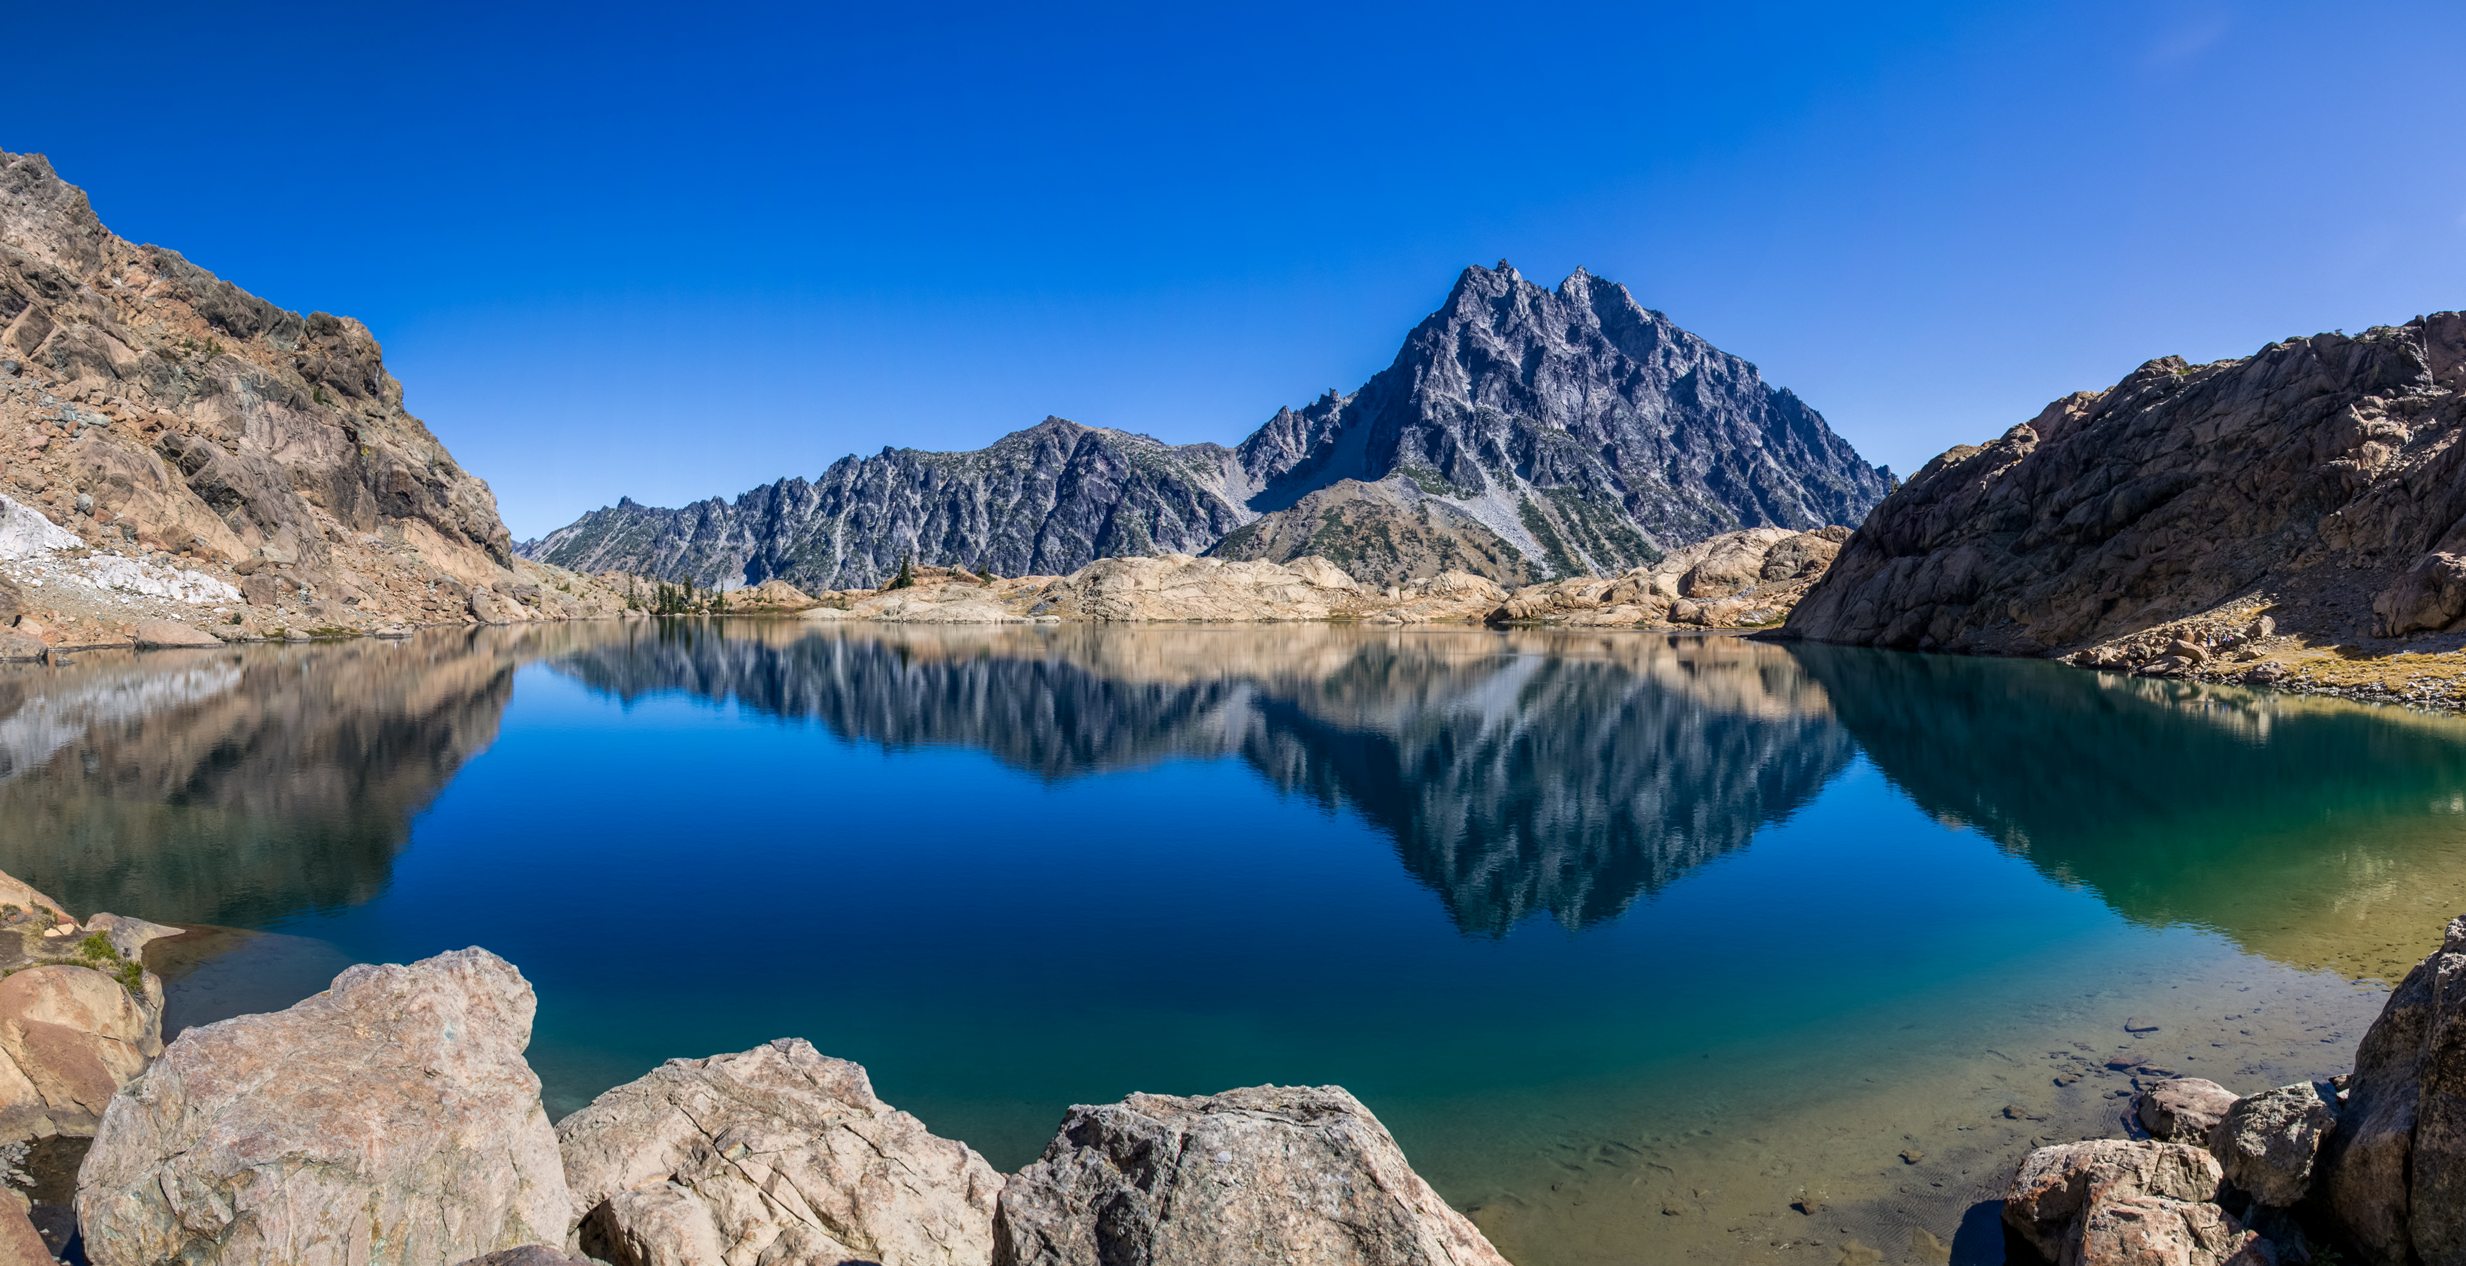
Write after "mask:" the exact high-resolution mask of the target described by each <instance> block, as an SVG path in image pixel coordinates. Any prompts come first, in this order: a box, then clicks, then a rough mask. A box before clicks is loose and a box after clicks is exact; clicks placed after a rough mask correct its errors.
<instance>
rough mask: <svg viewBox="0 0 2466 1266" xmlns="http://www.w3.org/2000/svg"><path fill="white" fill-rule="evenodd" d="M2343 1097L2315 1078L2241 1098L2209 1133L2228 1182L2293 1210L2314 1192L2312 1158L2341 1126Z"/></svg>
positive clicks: (2211, 1151)
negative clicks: (2340, 1100) (2339, 1098)
mask: <svg viewBox="0 0 2466 1266" xmlns="http://www.w3.org/2000/svg"><path fill="white" fill-rule="evenodd" d="M2337 1124H2338V1114H2337V1096H2336V1094H2335V1093H2333V1092H2332V1091H2331V1090H2330V1089H2329V1088H2328V1087H2327V1086H2325V1085H2321V1084H2319V1083H2315V1082H2304V1083H2302V1084H2300V1085H2293V1086H2280V1087H2278V1088H2277V1089H2275V1090H2264V1091H2262V1092H2260V1093H2259V1094H2256V1095H2250V1096H2247V1097H2245V1098H2242V1099H2239V1100H2237V1101H2236V1102H2235V1105H2234V1106H2233V1107H2231V1108H2229V1109H2227V1112H2226V1115H2225V1117H2224V1118H2223V1119H2221V1120H2220V1121H2219V1122H2218V1125H2217V1128H2216V1129H2214V1130H2212V1131H2211V1132H2210V1135H2209V1151H2210V1153H2211V1154H2212V1155H2214V1156H2216V1157H2217V1158H2218V1163H2219V1164H2220V1165H2222V1166H2224V1167H2225V1170H2226V1181H2228V1182H2229V1183H2232V1184H2234V1186H2235V1187H2236V1188H2237V1189H2239V1190H2241V1191H2243V1192H2244V1193H2246V1194H2248V1195H2250V1196H2251V1197H2252V1198H2253V1199H2254V1200H2257V1201H2259V1202H2260V1203H2262V1204H2265V1205H2274V1206H2276V1207H2278V1208H2281V1209H2285V1208H2292V1207H2294V1205H2295V1203H2296V1202H2297V1201H2300V1200H2302V1199H2303V1198H2304V1196H2306V1195H2308V1194H2310V1192H2311V1190H2312V1161H2313V1158H2314V1157H2316V1156H2317V1155H2319V1153H2320V1146H2321V1142H2322V1140H2324V1139H2326V1138H2328V1137H2329V1132H2330V1131H2331V1130H2334V1129H2336V1128H2337Z"/></svg>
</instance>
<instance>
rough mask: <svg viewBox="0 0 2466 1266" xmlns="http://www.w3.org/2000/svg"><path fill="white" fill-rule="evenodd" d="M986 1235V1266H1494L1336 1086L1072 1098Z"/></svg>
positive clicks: (1456, 1216) (1500, 1262)
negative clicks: (989, 1245) (989, 1241)
mask: <svg viewBox="0 0 2466 1266" xmlns="http://www.w3.org/2000/svg"><path fill="white" fill-rule="evenodd" d="M993 1236H994V1241H993V1262H994V1266H1088V1264H1089V1263H1099V1262H1101V1263H1120V1264H1121V1266H1133V1264H1137V1266H1253V1264H1254V1263H1260V1262H1309V1263H1312V1264H1313V1266H1507V1264H1506V1259H1505V1258H1503V1257H1501V1256H1499V1254H1498V1250H1496V1249H1494V1248H1492V1247H1490V1242H1489V1241H1488V1240H1486V1239H1484V1238H1482V1234H1481V1232H1480V1231H1479V1230H1477V1229H1475V1228H1474V1226H1473V1224H1472V1223H1471V1222H1470V1221H1469V1220H1467V1219H1466V1218H1465V1217H1464V1215H1462V1214H1460V1213H1457V1212H1456V1211H1455V1210H1454V1209H1451V1208H1449V1207H1448V1205H1447V1202H1446V1201H1444V1200H1441V1199H1439V1197H1438V1194H1437V1193H1436V1192H1434V1191H1432V1190H1430V1185H1429V1184H1428V1183H1426V1182H1424V1181H1422V1179H1421V1176H1420V1175H1418V1174H1415V1173H1414V1172H1413V1170H1412V1168H1411V1166H1409V1165H1407V1164H1405V1160H1404V1153H1403V1152H1402V1151H1401V1150H1399V1149H1398V1148H1397V1146H1396V1141H1395V1139H1393V1138H1392V1137H1390V1136H1389V1135H1388V1133H1387V1128H1386V1127H1385V1126H1382V1125H1380V1124H1379V1121H1378V1118H1377V1117H1374V1116H1372V1115H1370V1110H1369V1109H1368V1108H1365V1107H1363V1106H1362V1105H1361V1102H1360V1101H1359V1100H1357V1099H1355V1098H1354V1097H1353V1096H1352V1095H1350V1094H1347V1093H1346V1092H1345V1091H1343V1090H1342V1089H1340V1088H1337V1087H1334V1086H1319V1087H1293V1086H1253V1087H1250V1088H1248V1089H1244V1090H1229V1091H1226V1092H1224V1093H1223V1094H1218V1095H1208V1096H1203V1097H1196V1098H1182V1097H1176V1096H1172V1095H1132V1096H1131V1097H1129V1098H1128V1099H1125V1100H1123V1101H1122V1102H1120V1103H1112V1104H1104V1105H1101V1106H1095V1107H1086V1106H1082V1107H1076V1108H1072V1109H1071V1110H1070V1114H1069V1116H1067V1117H1065V1118H1064V1119H1063V1121H1062V1129H1061V1132H1060V1133H1059V1134H1058V1135H1056V1136H1055V1137H1054V1140H1053V1142H1052V1144H1051V1145H1050V1146H1048V1147H1047V1148H1046V1149H1045V1153H1044V1155H1043V1156H1042V1157H1041V1158H1039V1159H1038V1160H1037V1161H1036V1162H1035V1163H1034V1164H1032V1165H1029V1166H1028V1167H1027V1168H1025V1169H1023V1170H1020V1171H1019V1172H1018V1173H1017V1174H1015V1175H1013V1176H1012V1177H1011V1179H1010V1182H1009V1184H1008V1185H1007V1186H1005V1187H1004V1188H1003V1189H1002V1197H1001V1203H1000V1206H999V1209H998V1211H997V1212H996V1214H995V1215H994V1226H993Z"/></svg>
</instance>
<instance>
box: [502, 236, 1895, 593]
mask: <svg viewBox="0 0 2466 1266" xmlns="http://www.w3.org/2000/svg"><path fill="white" fill-rule="evenodd" d="M852 462H854V463H856V464H855V465H853V466H852V465H851V463H852ZM910 480H913V481H915V482H909V481H910ZM1885 482H1886V474H1885V472H1884V471H1883V470H1881V469H1880V468H1877V467H1874V466H1871V465H1868V464H1867V463H1866V462H1865V461H1863V460H1861V459H1860V458H1859V457H1858V454H1857V453H1856V452H1855V451H1854V450H1852V449H1851V448H1850V446H1849V445H1848V444H1847V443H1846V442H1844V441H1843V440H1841V439H1840V437H1838V436H1836V435H1834V434H1833V433H1832V431H1831V429H1830V428H1829V427H1827V426H1826V425H1825V424H1824V420H1823V418H1822V417H1821V416H1820V415H1818V414H1817V413H1816V412H1815V411H1814V410H1813V409H1810V408H1808V407H1807V406H1806V405H1805V403H1804V402H1802V401H1800V400H1799V399H1798V397H1796V396H1795V395H1792V394H1790V393H1789V392H1787V391H1783V390H1780V389H1777V388H1774V387H1771V386H1769V385H1767V384H1766V383H1765V382H1764V380H1763V378H1762V376H1761V375H1760V374H1758V373H1757V371H1756V369H1755V366H1753V365H1751V364H1749V363H1747V362H1746V361H1744V360H1740V359H1738V358H1737V357H1734V356H1730V355H1728V354H1727V353H1724V352H1722V351H1720V350H1719V349H1717V348H1715V347H1713V346H1712V345H1710V344H1708V343H1706V342H1704V341H1703V340H1702V339H1699V338H1697V337H1696V336H1695V335H1693V334H1690V333H1688V332H1687V331H1685V330H1683V329H1681V328H1679V327H1678V326H1677V325H1676V324H1674V323H1672V322H1671V321H1670V320H1669V318H1668V317H1666V316H1663V315H1662V314H1660V313H1658V312H1655V311H1652V310H1650V309H1648V308H1646V307H1644V306H1643V305H1642V304H1640V303H1638V302H1637V301H1636V299H1635V297H1634V296H1633V295H1632V294H1630V293H1629V292H1628V290H1627V288H1626V287H1624V286H1622V285H1619V284H1618V283H1616V282H1613V281H1607V280H1604V279H1602V278H1600V277H1597V276H1595V275H1594V274H1592V273H1590V272H1588V271H1586V270H1584V269H1581V268H1579V269H1577V270H1575V271H1574V272H1572V273H1570V274H1568V276H1567V277H1566V278H1565V279H1564V280H1562V281H1561V282H1560V283H1559V284H1558V286H1557V288H1556V289H1554V290H1552V289H1544V288H1543V287H1541V286H1538V285H1536V284H1534V283H1532V282H1530V281H1528V280H1526V279H1525V278H1524V276H1523V275H1522V274H1520V273H1518V272H1517V271H1516V269H1515V267H1514V266H1513V265H1512V264H1510V263H1508V262H1507V261H1505V260H1501V261H1499V263H1498V265H1497V267H1495V268H1483V267H1479V266H1474V267H1470V268H1467V269H1465V270H1464V271H1463V272H1462V273H1461V274H1460V275H1459V276H1458V277H1457V278H1456V280H1455V283H1454V285H1453V286H1451V287H1450V288H1449V290H1448V293H1447V297H1446V298H1445V300H1444V301H1443V302H1442V303H1441V304H1440V305H1439V307H1438V309H1437V310H1436V311H1433V312H1432V313H1431V314H1430V315H1429V316H1428V317H1426V318H1424V319H1423V321H1422V322H1421V323H1420V324H1419V325H1417V326H1416V327H1415V328H1414V329H1413V331H1412V332H1411V333H1410V334H1409V335H1408V336H1407V338H1406V339H1405V341H1404V344H1403V346H1402V347H1401V348H1400V349H1399V350H1398V352H1397V355H1396V358H1395V360H1394V361H1393V362H1392V363H1391V364H1390V365H1389V366H1388V367H1387V368H1386V369H1384V370H1381V371H1380V372H1379V373H1378V374H1376V375H1374V376H1373V377H1372V378H1371V379H1370V381H1369V382H1367V383H1365V384H1363V385H1362V386H1361V388H1360V389H1358V390H1356V391H1354V392H1351V393H1344V392H1339V391H1335V390H1332V389H1331V390H1329V391H1327V392H1326V393H1325V394H1323V395H1321V396H1319V397H1318V398H1317V399H1315V400H1313V401H1311V402H1310V403H1308V404H1306V405H1303V406H1301V407H1299V408H1292V407H1286V408H1280V409H1278V410H1277V411H1276V412H1275V414H1274V415H1273V416H1271V417H1270V418H1269V419H1268V420H1267V421H1266V422H1265V423H1264V424H1263V425H1261V426H1260V427H1259V429H1258V430H1257V431H1255V432H1253V433H1252V434H1251V435H1250V436H1249V437H1247V438H1246V439H1244V440H1243V441H1242V442H1241V443H1240V444H1238V445H1236V446H1234V447H1232V448H1230V449H1227V448H1225V447H1222V446H1219V445H1215V444H1190V445H1167V444H1164V443H1163V442H1161V441H1158V440H1154V439H1151V438H1148V437H1146V436H1142V435H1138V434H1136V433H1133V432H1127V431H1117V430H1109V429H1104V428H1096V427H1087V426H1082V425H1080V424H1078V423H1073V422H1068V421H1065V420H1063V419H1060V418H1047V419H1045V420H1044V421H1043V422H1040V423H1038V424H1036V425H1035V426H1032V427H1029V428H1027V429H1026V430H1022V431H1016V432H1013V433H1011V434H1009V435H1006V436H1004V437H1002V438H1001V439H999V440H996V441H994V442H993V443H992V444H990V445H988V446H987V447H985V448H984V449H981V450H976V451H975V452H973V453H922V452H917V451H914V450H907V449H884V450H882V452H881V453H879V454H877V455H876V456H875V457H873V458H869V459H864V461H863V462H857V461H856V459H849V460H848V461H843V462H841V463H840V464H838V465H835V466H833V467H832V468H831V471H830V472H826V473H825V475H824V476H823V477H822V479H821V480H818V481H816V483H815V484H813V485H807V484H805V483H804V482H803V481H801V480H787V481H782V482H781V483H779V484H774V485H770V486H769V487H767V488H764V489H756V490H755V491H754V492H751V493H748V494H746V495H745V496H744V497H741V498H739V499H738V501H737V502H736V504H735V505H734V506H733V507H728V508H725V510H724V513H714V512H710V511H707V510H703V509H701V508H696V507H689V510H690V511H692V512H693V513H692V514H691V515H690V516H689V515H688V512H687V511H658V510H647V509H643V508H640V507H630V506H625V505H619V506H617V507H614V508H612V509H609V510H600V511H595V512H593V513H592V514H591V515H587V516H585V517H584V518H583V519H582V520H580V521H578V522H576V523H575V524H573V525H571V526H570V527H567V528H564V529H560V530H559V531H558V532H556V533H552V534H550V535H549V536H548V537H546V538H544V539H542V540H540V541H537V542H531V543H529V544H526V545H525V546H524V549H525V551H526V552H529V553H531V554H532V555H533V556H534V557H539V558H544V559H548V560H551V561H556V562H560V563H563V564H566V565H569V566H575V567H583V568H594V569H596V568H603V567H618V568H624V569H627V570H637V571H651V572H654V573H657V574H661V575H676V576H683V575H691V576H692V577H693V578H695V579H697V580H699V581H701V582H703V583H731V582H734V581H737V580H740V579H742V580H744V581H746V582H749V583H750V582H758V581H760V580H763V579H768V578H770V577H772V576H779V577H781V578H784V579H788V580H791V581H793V582H795V583H797V584H799V585H801V586H805V587H808V588H817V587H818V588H834V587H842V586H851V585H871V584H876V583H879V582H880V581H881V580H882V579H883V578H885V577H887V576H888V575H889V574H890V573H891V571H893V570H895V569H896V568H897V566H898V563H899V561H900V560H901V559H903V558H910V557H912V558H914V559H916V560H917V561H919V562H933V563H945V564H958V565H964V566H971V567H973V566H978V565H983V564H990V565H992V566H993V567H995V568H996V569H997V570H999V571H1002V572H1003V573H1004V574H1017V573H1018V572H1019V571H1020V570H1023V569H1024V570H1033V571H1067V570H1071V569H1073V568H1076V567H1078V566H1082V565H1084V564H1085V563H1087V562H1089V561H1092V560H1093V559H1094V558H1097V557H1102V556H1104V555H1105V554H1107V553H1117V552H1139V551H1143V550H1148V549H1176V550H1186V551H1191V552H1200V551H1204V550H1207V549H1208V548H1210V547H1211V546H1216V545H1218V543H1219V542H1220V541H1224V538H1226V536H1227V534H1228V533H1233V532H1234V531H1235V529H1237V528H1243V527H1245V526H1246V525H1250V524H1253V523H1255V522H1257V521H1259V520H1261V519H1262V518H1268V519H1273V518H1275V517H1276V516H1279V515H1283V514H1286V513H1288V512H1296V511H1298V512H1300V513H1303V514H1305V515H1307V516H1309V517H1308V518H1306V519H1305V520H1303V521H1298V522H1294V523H1269V524H1266V525H1264V526H1263V527H1262V528H1261V529H1260V530H1255V531H1247V532H1244V533H1242V534H1240V535H1239V536H1238V537H1237V538H1236V539H1235V541H1233V542H1228V543H1227V544H1229V545H1231V546H1232V547H1233V548H1234V549H1236V550H1245V551H1247V550H1268V551H1271V555H1270V556H1275V557H1278V558H1280V559H1281V558H1285V557H1290V556H1291V551H1297V550H1298V551H1307V550H1310V549H1312V548H1313V547H1314V543H1316V545H1317V546H1318V547H1322V548H1325V547H1330V546H1331V545H1332V542H1330V541H1329V540H1326V539H1323V538H1325V537H1326V534H1327V532H1329V531H1331V530H1334V528H1333V527H1332V526H1331V525H1334V524H1338V523H1341V524H1342V525H1343V528H1342V530H1343V532H1344V533H1345V534H1346V536H1347V540H1346V541H1345V542H1344V543H1343V544H1344V547H1345V549H1346V550H1347V552H1348V555H1349V557H1350V558H1351V559H1352V563H1351V566H1352V567H1353V568H1355V569H1356V570H1357V572H1358V574H1360V575H1362V576H1363V578H1365V579H1400V578H1403V577H1404V576H1407V575H1415V574H1421V573H1422V572H1423V571H1425V570H1426V569H1427V567H1429V566H1431V565H1433V564H1432V563H1431V561H1430V560H1433V559H1439V558H1448V559H1458V560H1474V561H1475V562H1476V563H1477V564H1478V566H1479V568H1480V569H1481V570H1483V571H1485V572H1488V573H1490V574H1493V575H1495V576H1496V577H1497V578H1500V579H1526V578H1531V577H1535V576H1547V575H1554V574H1571V573H1577V572H1585V571H1609V570H1619V569H1624V568H1626V567H1629V566H1632V565H1634V564H1636V563H1640V562H1645V561H1649V560H1650V559H1652V558H1654V557H1657V556H1658V555H1659V554H1660V553H1661V552H1662V551H1664V550H1666V549H1668V548H1670V547H1672V546H1676V545H1680V544H1684V543H1687V542H1690V541H1695V540H1700V539H1702V538H1704V537H1708V536H1712V535H1716V534H1718V533H1721V532H1725V531H1730V530H1734V529H1737V528H1742V527H1760V526H1780V527H1800V528H1812V527H1820V526H1823V525H1826V524H1831V523H1854V522H1856V521H1857V520H1858V519H1859V518H1860V517H1862V516H1863V515H1864V514H1865V512H1866V511H1867V509H1868V508H1869V507H1871V506H1872V505H1873V504H1874V503H1875V502H1876V501H1877V500H1878V499H1880V498H1881V497H1882V496H1883V493H1884V487H1885ZM825 485H828V486H830V487H834V488H838V489H842V490H843V491H842V492H841V493H839V494H829V495H820V496H819V497H818V498H814V497H809V496H808V495H807V494H808V493H811V492H815V491H816V490H818V489H820V488H822V487H823V486H825ZM1338 485H1344V486H1345V487H1344V489H1343V491H1341V492H1340V493H1334V494H1331V495H1333V496H1334V500H1332V501H1331V500H1330V498H1329V497H1318V498H1315V499H1313V494H1317V493H1321V492H1324V491H1329V490H1334V489H1336V488H1337V486H1338ZM1355 485H1359V486H1358V487H1357V486H1355ZM863 496H872V497H878V498H879V500H874V501H866V500H862V499H861V497H863ZM843 498H860V499H843ZM1306 500H1308V501H1310V504H1309V506H1307V507H1304V506H1303V503H1304V502H1305V501H1306ZM1338 507H1341V509H1338ZM749 512H750V513H754V514H756V515H768V514H773V513H781V512H785V513H790V514H793V515H799V516H811V515H818V516H820V517H819V518H812V517H800V518H796V519H794V520H793V521H776V522H765V523H762V524H760V525H753V526H749V525H747V524H746V522H745V520H746V516H747V514H748V513H749ZM663 516H666V517H663ZM723 519H724V520H726V522H725V523H724V524H723V523H721V522H719V520H723ZM826 520H827V522H826ZM1405 538H1411V541H1410V543H1407V542H1406V539H1405ZM1244 556H1255V555H1247V554H1245V555H1244Z"/></svg>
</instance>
